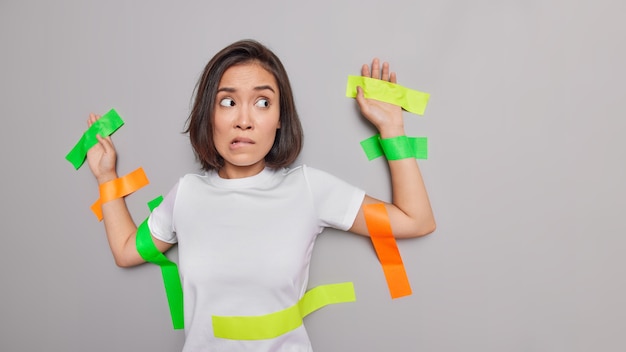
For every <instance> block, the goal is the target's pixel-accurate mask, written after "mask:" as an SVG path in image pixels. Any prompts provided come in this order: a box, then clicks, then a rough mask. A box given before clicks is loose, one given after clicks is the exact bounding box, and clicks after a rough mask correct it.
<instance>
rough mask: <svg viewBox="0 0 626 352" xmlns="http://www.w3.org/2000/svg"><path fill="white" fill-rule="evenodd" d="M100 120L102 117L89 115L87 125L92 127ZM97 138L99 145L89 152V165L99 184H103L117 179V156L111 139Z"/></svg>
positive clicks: (98, 136)
mask: <svg viewBox="0 0 626 352" xmlns="http://www.w3.org/2000/svg"><path fill="white" fill-rule="evenodd" d="M99 118H100V115H96V114H93V113H92V114H89V119H88V120H87V125H88V126H91V125H92V124H93V123H94V122H96V120H98V119H99ZM96 138H98V143H97V144H96V145H94V146H93V147H91V149H89V151H88V152H87V164H88V165H89V169H90V170H91V173H93V175H94V177H95V178H96V180H98V184H102V183H104V182H107V181H111V180H113V179H116V178H117V171H116V168H115V165H116V162H117V154H116V152H115V146H114V145H113V141H111V137H106V138H103V137H101V136H100V135H97V136H96Z"/></svg>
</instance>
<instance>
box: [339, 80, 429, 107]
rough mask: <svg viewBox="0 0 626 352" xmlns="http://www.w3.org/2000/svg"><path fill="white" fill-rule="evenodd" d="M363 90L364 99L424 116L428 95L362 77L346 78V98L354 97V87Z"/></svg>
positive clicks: (394, 84)
mask: <svg viewBox="0 0 626 352" xmlns="http://www.w3.org/2000/svg"><path fill="white" fill-rule="evenodd" d="M357 86H359V87H361V88H363V94H364V95H365V97H366V98H369V99H375V100H380V101H384V102H386V103H390V104H394V105H398V106H401V107H402V108H403V109H404V110H406V111H408V112H412V113H414V114H418V115H424V110H426V105H427V104H428V99H430V94H428V93H424V92H420V91H417V90H413V89H410V88H406V87H403V86H401V85H399V84H396V83H391V82H387V81H383V80H381V79H375V78H369V77H364V76H348V84H347V85H346V96H347V97H349V98H354V97H356V87H357Z"/></svg>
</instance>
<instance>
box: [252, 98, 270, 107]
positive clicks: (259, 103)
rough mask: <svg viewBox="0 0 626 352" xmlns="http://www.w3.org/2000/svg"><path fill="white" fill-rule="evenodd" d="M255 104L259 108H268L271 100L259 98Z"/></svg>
mask: <svg viewBox="0 0 626 352" xmlns="http://www.w3.org/2000/svg"><path fill="white" fill-rule="evenodd" d="M254 105H255V106H257V107H259V108H267V107H269V106H270V101H269V100H267V99H264V98H262V99H259V100H257V101H256V103H255V104H254Z"/></svg>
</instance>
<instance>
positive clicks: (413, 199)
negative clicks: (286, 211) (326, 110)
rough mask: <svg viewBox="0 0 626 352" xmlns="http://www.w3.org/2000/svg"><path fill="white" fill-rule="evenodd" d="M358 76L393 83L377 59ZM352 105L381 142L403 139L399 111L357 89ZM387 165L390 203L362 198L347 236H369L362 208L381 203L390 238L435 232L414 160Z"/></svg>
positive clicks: (390, 162)
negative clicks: (375, 130) (365, 95)
mask: <svg viewBox="0 0 626 352" xmlns="http://www.w3.org/2000/svg"><path fill="white" fill-rule="evenodd" d="M361 75H362V76H365V77H371V78H376V79H382V80H384V81H389V82H391V83H396V74H395V73H394V72H390V71H389V64H388V63H387V62H385V63H383V64H382V70H381V65H380V61H379V60H378V59H377V58H375V59H374V60H373V62H372V68H371V71H370V68H369V66H368V65H363V67H362V68H361ZM356 101H357V103H358V105H359V108H360V109H361V113H362V114H363V116H364V117H365V118H366V119H367V120H368V121H370V122H371V123H372V124H373V125H374V126H375V127H376V129H378V131H379V133H380V136H381V138H392V137H397V136H402V135H405V131H404V120H403V118H402V108H401V107H399V106H396V105H393V104H389V103H385V102H381V101H377V100H373V99H366V98H365V97H364V95H363V90H362V89H361V87H358V88H357V96H356ZM388 163H389V171H390V173H391V187H392V202H391V203H386V202H383V201H380V200H378V199H375V198H373V197H370V196H368V195H366V196H365V199H364V200H363V204H362V205H361V209H360V210H359V213H358V215H357V217H356V219H355V221H354V224H353V225H352V227H351V228H350V232H354V233H356V234H359V235H364V236H369V233H368V231H367V226H366V224H365V217H364V216H363V205H365V204H371V203H385V207H386V209H387V213H388V214H389V220H390V222H391V228H392V230H393V234H394V236H395V237H397V238H410V237H419V236H424V235H427V234H429V233H431V232H433V231H435V228H436V224H435V217H434V215H433V211H432V208H431V205H430V201H429V199H428V193H427V192H426V187H425V185H424V180H423V179H422V174H421V172H420V169H419V166H418V165H417V162H416V160H415V159H413V158H408V159H401V160H389V161H388Z"/></svg>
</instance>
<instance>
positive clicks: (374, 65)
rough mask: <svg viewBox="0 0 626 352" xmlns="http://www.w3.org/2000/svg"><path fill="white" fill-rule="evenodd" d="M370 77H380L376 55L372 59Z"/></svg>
mask: <svg viewBox="0 0 626 352" xmlns="http://www.w3.org/2000/svg"><path fill="white" fill-rule="evenodd" d="M372 78H376V79H380V61H379V60H378V58H377V57H375V58H374V61H372Z"/></svg>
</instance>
